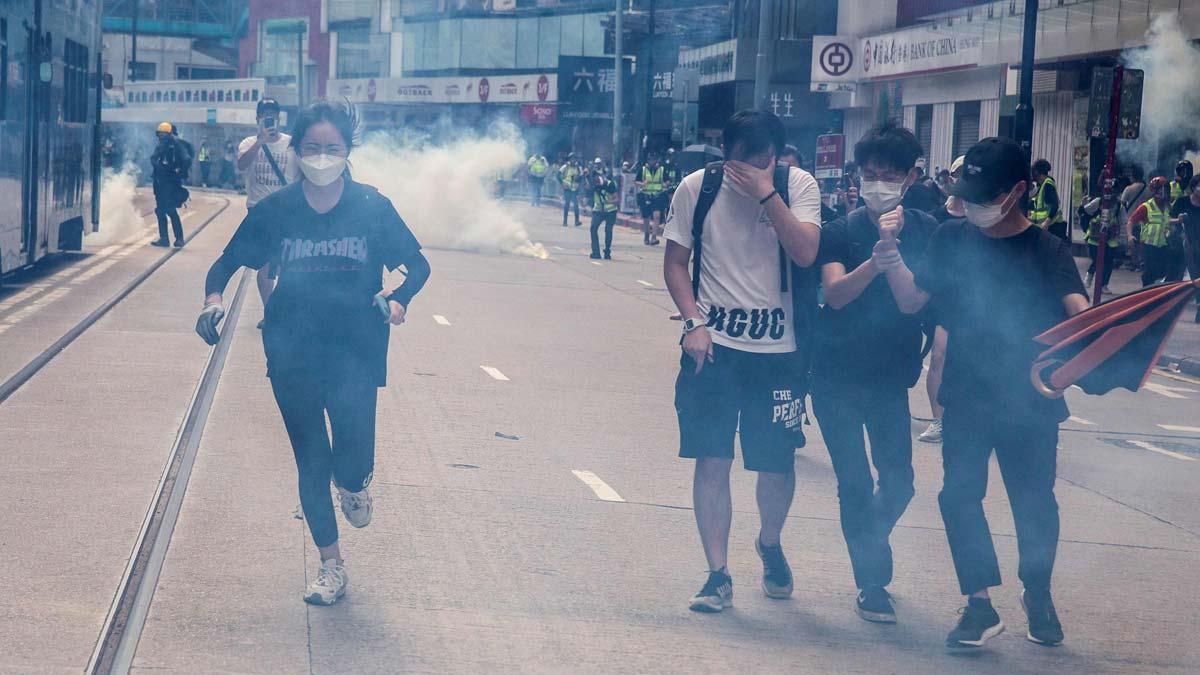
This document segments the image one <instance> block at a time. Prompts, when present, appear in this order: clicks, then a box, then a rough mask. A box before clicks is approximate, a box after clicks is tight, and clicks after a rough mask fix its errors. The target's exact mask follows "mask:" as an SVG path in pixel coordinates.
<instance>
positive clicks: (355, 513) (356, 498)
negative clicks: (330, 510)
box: [337, 487, 371, 527]
mask: <svg viewBox="0 0 1200 675" xmlns="http://www.w3.org/2000/svg"><path fill="white" fill-rule="evenodd" d="M337 492H338V502H340V503H341V505H342V515H343V516H346V522H348V523H350V524H351V525H353V526H354V527H366V526H367V525H370V524H371V493H370V492H368V491H367V488H363V489H362V490H360V491H358V492H351V491H349V490H344V489H342V488H340V487H339V488H338V489H337Z"/></svg>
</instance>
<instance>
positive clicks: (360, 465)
mask: <svg viewBox="0 0 1200 675" xmlns="http://www.w3.org/2000/svg"><path fill="white" fill-rule="evenodd" d="M271 389H272V390H273V391H274V392H275V402H276V403H278V404H279V412H280V414H282V415H283V425H284V427H286V428H287V433H288V438H289V439H290V440H291V442H292V452H293V453H294V454H295V456H296V470H297V473H298V474H299V483H300V506H301V508H302V509H303V510H304V519H305V521H307V522H308V529H309V531H310V532H312V537H313V541H314V542H315V543H316V545H317V546H331V545H333V544H336V543H337V540H338V529H337V519H336V517H335V516H334V512H333V497H332V495H331V494H330V491H329V480H330V478H333V480H334V481H335V482H336V483H337V485H339V486H340V487H342V488H345V489H347V490H349V491H351V492H358V491H360V490H362V489H363V488H365V487H366V486H367V485H368V484H369V483H370V482H371V474H372V472H373V471H374V469H375V403H376V396H377V393H378V391H377V390H376V388H375V385H374V384H373V383H372V382H371V381H370V380H369V379H367V378H363V377H350V376H346V375H341V376H336V377H334V378H333V379H328V378H321V377H314V376H312V375H309V374H306V373H289V374H287V375H282V376H281V375H276V376H274V377H272V378H271ZM326 413H328V414H329V425H328V427H327V426H326V424H325V415H326Z"/></svg>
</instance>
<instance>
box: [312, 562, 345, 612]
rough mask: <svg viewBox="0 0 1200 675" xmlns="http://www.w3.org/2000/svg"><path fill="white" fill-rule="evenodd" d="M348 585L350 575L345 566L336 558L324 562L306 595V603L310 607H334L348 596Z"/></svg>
mask: <svg viewBox="0 0 1200 675" xmlns="http://www.w3.org/2000/svg"><path fill="white" fill-rule="evenodd" d="M348 583H350V575H349V573H347V572H346V566H345V565H343V564H341V563H339V562H338V561H337V560H336V559H334V558H330V559H329V560H323V561H321V568H320V569H318V570H317V578H316V579H315V580H314V581H313V582H312V583H311V584H309V585H308V590H307V591H306V592H305V593H304V601H305V602H307V603H308V604H310V605H332V604H333V603H335V602H337V601H338V600H340V599H341V597H342V596H343V595H345V594H346V584H348Z"/></svg>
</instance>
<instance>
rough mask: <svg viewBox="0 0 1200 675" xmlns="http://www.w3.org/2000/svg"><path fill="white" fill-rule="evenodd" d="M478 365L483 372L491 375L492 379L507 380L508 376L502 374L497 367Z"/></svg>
mask: <svg viewBox="0 0 1200 675" xmlns="http://www.w3.org/2000/svg"><path fill="white" fill-rule="evenodd" d="M479 367H480V368H482V369H483V372H485V373H487V374H488V375H491V376H492V379H493V380H500V381H502V382H508V377H506V376H505V375H504V373H502V372H500V371H499V370H498V369H496V368H493V367H491V366H479Z"/></svg>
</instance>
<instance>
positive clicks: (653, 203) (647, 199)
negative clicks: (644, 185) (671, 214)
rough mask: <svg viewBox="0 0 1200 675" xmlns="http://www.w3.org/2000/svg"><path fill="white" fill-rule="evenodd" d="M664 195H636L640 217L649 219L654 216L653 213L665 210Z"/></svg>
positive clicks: (640, 193)
mask: <svg viewBox="0 0 1200 675" xmlns="http://www.w3.org/2000/svg"><path fill="white" fill-rule="evenodd" d="M665 205H666V195H662V194H658V195H648V194H646V193H644V192H639V193H638V206H639V207H641V210H642V217H643V218H649V217H650V216H653V215H654V212H655V211H662V210H663V209H664V208H666V206H665Z"/></svg>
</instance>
